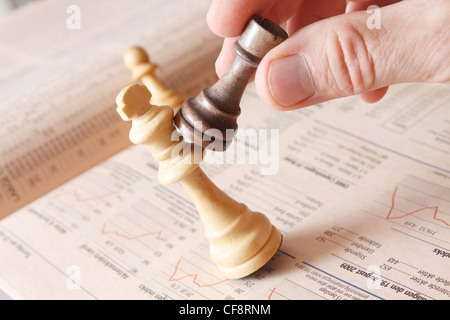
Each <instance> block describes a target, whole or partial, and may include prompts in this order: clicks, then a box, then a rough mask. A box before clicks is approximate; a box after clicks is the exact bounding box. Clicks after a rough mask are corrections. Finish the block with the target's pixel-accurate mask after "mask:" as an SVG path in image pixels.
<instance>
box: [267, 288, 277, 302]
mask: <svg viewBox="0 0 450 320" xmlns="http://www.w3.org/2000/svg"><path fill="white" fill-rule="evenodd" d="M275 289H276V288H273V290H272V291H271V292H270V294H269V300H272V295H273V293H274V292H275Z"/></svg>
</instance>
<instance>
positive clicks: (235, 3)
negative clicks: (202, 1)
mask: <svg viewBox="0 0 450 320" xmlns="http://www.w3.org/2000/svg"><path fill="white" fill-rule="evenodd" d="M275 2H276V0H245V1H243V0H226V1H223V0H214V1H213V2H212V3H211V6H210V7H209V10H208V13H207V15H206V21H207V23H208V26H209V28H210V29H211V31H212V32H214V33H215V34H217V35H218V36H220V37H223V38H231V37H236V36H239V35H240V34H241V33H242V31H243V30H244V28H245V25H246V24H247V22H248V20H249V19H250V17H251V16H252V15H254V14H261V15H264V13H266V12H268V11H269V10H270V8H272V7H273V5H274V4H275Z"/></svg>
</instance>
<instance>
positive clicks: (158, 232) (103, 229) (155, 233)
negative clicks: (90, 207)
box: [102, 224, 167, 241]
mask: <svg viewBox="0 0 450 320" xmlns="http://www.w3.org/2000/svg"><path fill="white" fill-rule="evenodd" d="M161 233H162V232H161V231H156V232H147V233H143V234H140V235H137V236H134V237H130V236H128V235H126V234H123V233H119V232H117V231H106V224H103V227H102V234H113V235H116V236H118V237H121V238H124V239H127V240H130V241H131V240H136V239H140V238H144V237H148V236H153V235H156V239H157V240H161V241H167V239H166V238H162V237H161Z"/></svg>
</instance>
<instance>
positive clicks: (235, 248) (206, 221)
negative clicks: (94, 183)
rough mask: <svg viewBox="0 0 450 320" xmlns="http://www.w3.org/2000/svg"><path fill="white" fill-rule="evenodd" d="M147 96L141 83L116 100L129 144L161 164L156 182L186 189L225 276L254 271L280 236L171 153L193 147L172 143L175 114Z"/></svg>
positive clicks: (256, 214) (183, 155)
mask: <svg viewBox="0 0 450 320" xmlns="http://www.w3.org/2000/svg"><path fill="white" fill-rule="evenodd" d="M150 98H151V93H150V92H149V91H148V89H147V88H146V87H145V86H143V85H140V84H133V85H130V86H128V87H126V88H124V89H123V90H122V91H121V92H120V93H119V95H118V96H117V99H116V103H117V112H118V113H119V114H120V115H121V117H122V119H124V120H126V121H130V120H131V121H132V128H131V131H130V139H131V141H132V142H133V143H136V144H143V145H145V146H146V147H148V149H149V150H150V151H151V152H152V154H153V156H154V157H155V158H156V159H157V160H159V161H160V168H159V171H158V180H159V182H160V183H162V184H169V183H174V182H177V181H179V182H180V183H181V185H182V186H183V187H184V189H185V190H186V191H187V193H188V194H189V196H190V197H191V199H192V201H193V202H194V204H195V206H196V208H197V210H198V212H199V214H200V217H201V220H202V222H203V226H204V230H205V235H206V237H207V239H208V240H209V242H210V255H211V258H212V260H213V261H214V262H215V263H216V264H217V266H218V267H219V269H220V270H221V271H222V272H223V274H224V275H225V276H226V277H227V278H229V279H236V278H242V277H245V276H247V275H249V274H251V273H252V272H254V271H256V270H258V269H259V268H260V267H262V266H263V265H264V264H265V263H266V262H268V261H269V260H270V259H271V257H272V256H273V255H274V254H275V253H276V251H277V250H278V248H279V247H280V245H281V241H282V236H281V233H280V232H279V231H278V230H277V229H276V228H275V227H274V226H273V225H272V224H271V223H270V221H269V219H268V218H267V217H266V216H265V215H263V214H261V213H259V212H254V211H251V210H250V209H249V208H248V207H247V206H246V205H245V204H242V203H240V202H237V201H235V200H233V199H232V198H231V197H229V196H228V195H227V194H226V193H224V192H223V191H222V190H221V189H219V188H218V187H217V186H216V185H215V184H214V183H213V182H212V181H211V180H210V179H209V178H208V177H207V176H206V174H205V173H204V172H203V171H202V170H201V168H200V167H199V163H198V162H194V161H192V160H193V159H194V157H192V155H189V154H187V153H185V152H180V153H178V152H175V153H174V152H173V150H177V148H178V147H179V146H180V145H181V146H185V145H188V146H191V144H189V143H186V142H184V141H183V140H180V141H178V140H175V141H173V139H172V134H173V132H174V131H175V127H174V125H173V115H174V112H173V110H172V109H171V108H170V107H168V106H162V107H158V106H154V105H151V104H150V102H149V101H150ZM178 150H183V149H178ZM186 160H188V161H186Z"/></svg>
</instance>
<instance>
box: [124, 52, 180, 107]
mask: <svg viewBox="0 0 450 320" xmlns="http://www.w3.org/2000/svg"><path fill="white" fill-rule="evenodd" d="M123 59H124V62H125V65H126V66H127V67H128V69H130V70H131V71H132V79H133V80H134V81H139V80H140V81H141V82H142V83H143V84H144V85H145V86H146V87H147V88H148V90H149V91H150V92H153V95H152V103H154V104H155V105H158V106H163V105H168V106H171V107H172V108H174V110H175V111H177V110H178V109H180V108H181V105H182V104H183V102H184V101H185V100H186V98H187V97H183V96H182V95H180V94H178V93H177V92H176V91H174V90H172V89H169V88H167V87H166V86H165V85H164V84H163V83H162V82H161V80H160V79H159V78H158V77H157V76H156V74H155V70H156V68H157V67H158V65H157V64H154V63H152V62H151V61H150V59H149V56H148V54H147V52H146V51H145V50H144V49H143V48H141V47H137V46H133V47H130V48H129V49H128V50H127V51H126V52H125V54H124V57H123Z"/></svg>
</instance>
